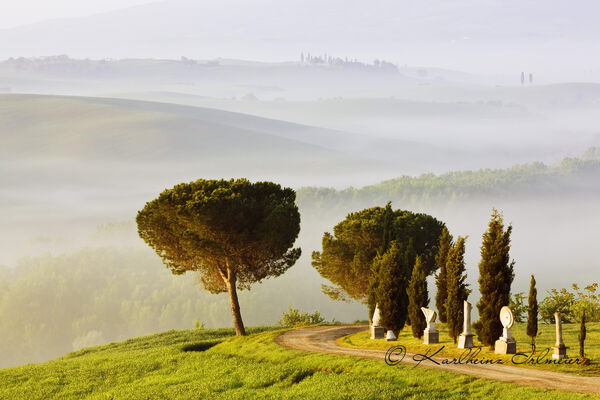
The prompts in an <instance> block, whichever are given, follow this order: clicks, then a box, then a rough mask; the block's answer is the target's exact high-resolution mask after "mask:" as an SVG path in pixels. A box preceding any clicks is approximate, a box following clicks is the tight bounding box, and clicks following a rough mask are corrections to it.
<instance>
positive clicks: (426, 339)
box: [421, 307, 440, 344]
mask: <svg viewBox="0 0 600 400" xmlns="http://www.w3.org/2000/svg"><path fill="white" fill-rule="evenodd" d="M421 311H423V314H425V322H427V327H426V328H425V330H424V331H423V344H435V343H439V342H440V333H439V332H438V330H437V328H436V327H435V319H436V317H437V314H436V312H435V311H433V310H430V309H429V308H425V307H421Z"/></svg>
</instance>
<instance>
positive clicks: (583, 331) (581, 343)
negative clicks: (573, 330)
mask: <svg viewBox="0 0 600 400" xmlns="http://www.w3.org/2000/svg"><path fill="white" fill-rule="evenodd" d="M586 336H587V329H586V327H585V310H583V314H582V315H581V325H580V327H579V335H578V339H579V357H581V358H585V337H586Z"/></svg>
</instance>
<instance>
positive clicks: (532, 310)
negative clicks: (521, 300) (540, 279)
mask: <svg viewBox="0 0 600 400" xmlns="http://www.w3.org/2000/svg"><path fill="white" fill-rule="evenodd" d="M527 303H528V304H527V336H529V337H530V338H531V344H535V337H536V336H537V334H538V302H537V289H536V287H535V277H534V276H533V275H531V283H530V284H529V300H528V302H527Z"/></svg>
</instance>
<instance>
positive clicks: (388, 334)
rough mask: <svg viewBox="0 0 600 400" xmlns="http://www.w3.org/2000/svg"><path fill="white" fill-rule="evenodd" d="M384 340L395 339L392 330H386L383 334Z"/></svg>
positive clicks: (390, 340)
mask: <svg viewBox="0 0 600 400" xmlns="http://www.w3.org/2000/svg"><path fill="white" fill-rule="evenodd" d="M385 340H387V341H388V342H392V341H394V340H396V335H394V331H393V330H391V329H390V330H388V331H387V334H386V335H385Z"/></svg>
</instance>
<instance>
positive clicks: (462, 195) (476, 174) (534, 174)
mask: <svg viewBox="0 0 600 400" xmlns="http://www.w3.org/2000/svg"><path fill="white" fill-rule="evenodd" d="M581 195H600V150H599V149H598V148H591V149H590V150H588V151H587V152H586V153H585V154H584V155H583V156H582V157H581V158H566V159H564V160H563V161H562V162H560V163H559V164H556V165H550V166H549V165H546V164H544V163H540V162H536V163H530V164H523V165H517V166H514V167H512V168H508V169H481V170H477V171H458V172H450V173H447V174H442V175H434V174H423V175H420V176H416V177H412V176H402V177H399V178H395V179H390V180H387V181H384V182H381V183H379V184H376V185H370V186H365V187H362V188H348V189H344V190H335V189H330V188H317V187H306V188H301V189H299V190H298V201H299V203H300V204H301V206H302V207H303V208H305V209H307V210H310V211H313V212H315V211H318V210H323V211H324V212H326V213H331V211H332V210H340V209H360V208H362V207H368V206H369V205H373V204H379V205H381V204H385V203H386V202H387V201H392V202H394V203H396V204H402V205H403V207H410V206H418V207H423V206H425V207H427V206H432V205H436V206H437V207H440V206H443V205H448V204H458V203H460V202H465V201H467V202H468V201H482V200H487V201H489V200H494V201H498V200H503V199H519V198H538V199H540V200H541V199H544V198H552V197H557V198H570V197H573V198H576V197H579V196H581Z"/></svg>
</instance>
